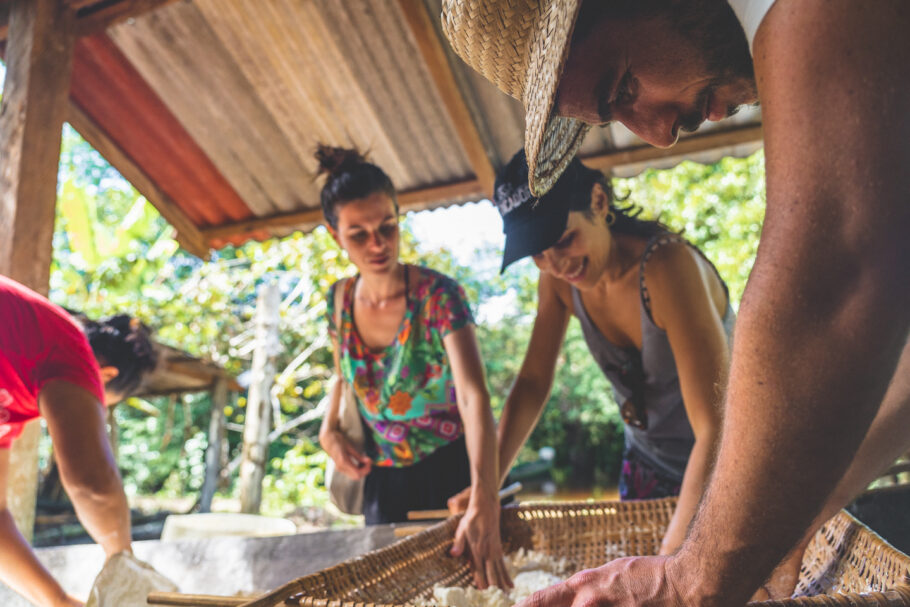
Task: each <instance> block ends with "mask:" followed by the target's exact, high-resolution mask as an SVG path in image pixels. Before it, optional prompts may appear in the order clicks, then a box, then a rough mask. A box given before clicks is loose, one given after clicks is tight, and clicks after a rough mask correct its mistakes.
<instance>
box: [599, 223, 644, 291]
mask: <svg viewBox="0 0 910 607" xmlns="http://www.w3.org/2000/svg"><path fill="white" fill-rule="evenodd" d="M634 244H635V243H634V240H633V239H630V238H627V237H626V236H625V235H623V234H616V233H615V232H614V233H613V234H612V235H611V238H610V248H609V250H608V252H607V259H606V263H605V264H604V274H603V282H604V283H605V284H609V283H615V282H617V281H619V280H622V279H623V278H624V277H625V276H626V275H627V274H628V272H629V270H630V269H632V268H634V267H636V266H637V265H638V260H639V253H638V252H637V250H635V247H634Z"/></svg>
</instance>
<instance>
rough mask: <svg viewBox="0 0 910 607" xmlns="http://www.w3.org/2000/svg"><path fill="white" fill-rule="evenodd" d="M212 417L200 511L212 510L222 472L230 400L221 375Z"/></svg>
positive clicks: (213, 398)
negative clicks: (226, 412) (223, 447)
mask: <svg viewBox="0 0 910 607" xmlns="http://www.w3.org/2000/svg"><path fill="white" fill-rule="evenodd" d="M211 398H212V417H211V419H210V420H209V444H208V446H207V447H206V449H205V480H204V481H203V482H202V491H201V495H200V497H199V512H211V511H212V499H213V498H214V497H215V489H217V487H218V476H219V474H220V472H221V451H222V444H223V443H224V442H225V441H224V434H225V422H226V421H227V420H226V419H225V417H224V408H225V406H227V400H228V382H227V378H224V377H219V378H218V379H216V380H215V385H214V386H213V387H212V393H211Z"/></svg>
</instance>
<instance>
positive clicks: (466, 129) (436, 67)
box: [398, 0, 496, 197]
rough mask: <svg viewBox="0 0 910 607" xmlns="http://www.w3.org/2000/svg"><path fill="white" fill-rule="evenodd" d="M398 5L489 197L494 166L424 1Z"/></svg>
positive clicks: (403, 0)
mask: <svg viewBox="0 0 910 607" xmlns="http://www.w3.org/2000/svg"><path fill="white" fill-rule="evenodd" d="M398 6H399V7H400V8H401V12H402V13H403V14H404V17H405V20H406V21H407V24H408V27H409V28H410V30H411V34H412V35H413V36H414V40H415V41H416V42H417V49H418V50H419V52H420V55H421V57H423V60H424V62H425V63H426V65H427V69H428V71H429V73H430V77H431V78H432V79H433V83H434V84H435V85H436V90H437V92H438V93H439V96H440V97H441V98H442V103H443V105H444V106H445V109H446V112H447V113H448V115H449V118H450V119H451V121H452V125H453V126H454V127H455V133H456V134H457V135H458V138H459V140H460V141H461V145H462V147H464V151H465V153H466V154H467V156H468V161H469V162H470V164H471V167H472V168H473V169H474V175H475V176H476V177H477V181H479V182H480V185H481V189H482V192H483V193H484V194H486V196H487V197H492V196H493V184H494V182H495V181H496V169H495V168H494V167H493V163H492V162H491V160H490V157H489V155H488V154H487V151H486V147H485V146H484V144H483V139H482V138H481V136H480V130H479V129H478V128H477V123H476V122H475V121H474V118H473V117H472V116H471V112H470V110H468V106H467V104H466V103H465V100H464V96H463V95H462V92H461V89H459V88H458V84H457V82H456V81H455V75H454V74H453V73H452V67H451V66H450V65H449V61H448V59H447V57H446V53H445V50H444V49H443V46H442V43H441V42H440V40H439V35H438V34H437V33H436V28H435V27H434V26H433V19H432V18H431V17H430V13H429V12H428V11H427V7H426V4H425V3H424V0H398Z"/></svg>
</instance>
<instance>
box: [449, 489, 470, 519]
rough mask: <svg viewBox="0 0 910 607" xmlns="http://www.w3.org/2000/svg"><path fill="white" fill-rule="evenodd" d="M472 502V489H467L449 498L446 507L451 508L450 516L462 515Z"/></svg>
mask: <svg viewBox="0 0 910 607" xmlns="http://www.w3.org/2000/svg"><path fill="white" fill-rule="evenodd" d="M470 501H471V488H470V487H465V488H464V489H462V490H461V491H459V492H458V493H456V494H455V495H453V496H452V497H450V498H449V500H448V501H447V502H446V506H447V507H448V508H449V514H461V513H462V512H464V511H465V510H467V509H468V503H469V502H470Z"/></svg>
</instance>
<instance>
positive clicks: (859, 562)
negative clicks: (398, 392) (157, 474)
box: [159, 498, 910, 607]
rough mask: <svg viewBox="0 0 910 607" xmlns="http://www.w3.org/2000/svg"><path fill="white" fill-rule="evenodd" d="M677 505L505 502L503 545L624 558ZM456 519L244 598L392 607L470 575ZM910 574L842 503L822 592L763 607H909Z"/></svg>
mask: <svg viewBox="0 0 910 607" xmlns="http://www.w3.org/2000/svg"><path fill="white" fill-rule="evenodd" d="M674 506H675V499H672V498H671V499H660V500H648V501H640V502H595V503H580V502H576V503H559V504H549V503H548V504H527V505H522V506H519V507H517V508H504V509H503V512H502V536H503V540H504V549H505V551H506V552H507V553H511V552H513V551H515V550H517V549H519V548H525V549H533V550H538V551H541V552H544V553H547V554H549V555H551V556H554V557H557V558H566V559H567V560H568V561H569V562H570V563H571V564H572V565H574V569H575V570H581V569H586V568H590V567H595V566H599V565H602V564H603V563H605V562H606V561H609V560H611V559H614V558H619V557H623V556H631V555H650V554H656V553H657V551H658V549H659V547H660V541H661V538H662V537H663V534H664V531H665V530H666V527H667V524H668V523H669V521H670V517H671V515H672V514H673V508H674ZM457 522H458V520H457V518H456V517H453V518H450V519H448V520H446V521H444V522H441V523H439V524H437V525H434V526H433V527H430V528H428V529H426V530H425V531H422V532H420V533H418V534H416V535H413V536H411V537H408V538H406V539H404V540H401V541H399V542H396V543H395V544H393V545H391V546H388V547H387V548H383V549H381V550H376V551H373V552H370V553H367V554H365V555H363V556H359V557H356V558H353V559H351V560H349V561H346V562H344V563H340V564H338V565H335V566H334V567H330V568H328V569H325V570H324V571H321V572H319V573H314V574H312V575H308V576H305V577H302V578H299V579H297V580H294V581H292V582H290V583H288V584H286V585H284V586H282V587H281V588H279V589H277V590H275V591H273V592H270V593H268V594H267V595H265V596H263V597H260V598H258V599H256V600H254V601H251V602H249V603H244V605H245V607H278V606H280V605H302V606H304V607H385V606H389V607H391V606H400V605H404V604H407V603H408V602H409V601H411V600H413V599H416V598H429V597H431V596H432V589H433V587H434V586H436V585H437V584H441V585H444V586H466V585H468V584H470V579H471V576H470V571H469V569H468V566H467V564H465V562H464V561H463V560H460V559H455V558H452V557H450V556H449V555H448V550H449V548H450V547H451V545H452V538H453V535H454V533H455V528H456V525H457ZM908 573H910V557H908V556H907V555H905V554H903V553H901V552H899V551H897V550H895V549H894V548H893V547H891V546H890V545H889V544H887V543H886V542H885V541H884V540H882V538H880V537H879V536H878V535H876V534H875V533H873V532H872V531H871V530H870V529H869V528H868V527H866V526H865V525H863V524H862V523H860V522H859V521H858V520H856V519H855V518H853V517H852V516H850V515H849V514H847V513H846V512H844V511H841V512H840V513H839V514H838V515H837V516H835V517H834V518H832V519H831V520H830V521H828V523H826V524H825V525H824V527H823V528H822V529H821V531H819V533H818V534H817V535H816V537H815V538H814V539H813V541H812V543H811V544H810V545H809V548H808V549H807V551H806V555H805V558H804V559H803V566H802V571H801V575H800V581H799V585H798V586H797V595H816V596H809V597H806V596H804V597H802V598H796V599H788V600H785V601H768V602H765V603H755V605H764V606H767V607H772V606H773V607H794V606H797V605H817V606H821V605H825V606H838V607H846V606H869V607H873V606H876V607H883V606H889V607H910V586H908V585H907V584H908V583H910V578H908ZM159 604H183V605H192V604H199V605H203V604H205V605H218V604H219V603H215V602H205V603H203V602H199V603H190V602H186V603H159ZM224 604H227V603H224ZM231 604H235V605H236V604H237V603H231Z"/></svg>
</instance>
